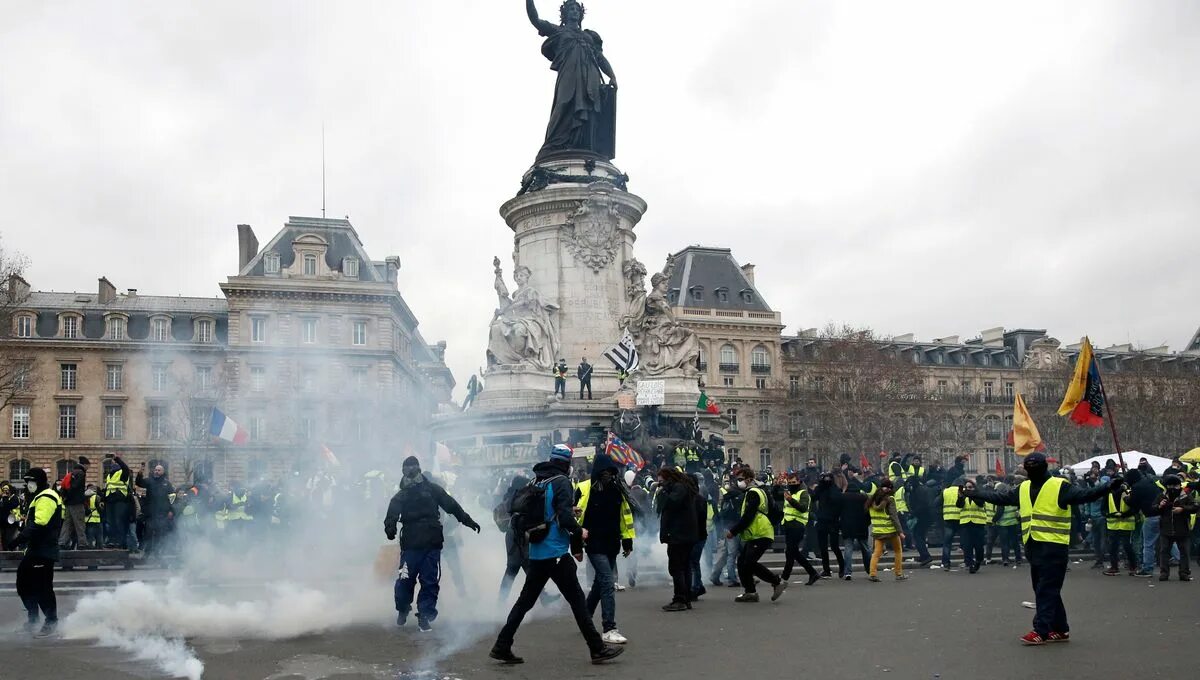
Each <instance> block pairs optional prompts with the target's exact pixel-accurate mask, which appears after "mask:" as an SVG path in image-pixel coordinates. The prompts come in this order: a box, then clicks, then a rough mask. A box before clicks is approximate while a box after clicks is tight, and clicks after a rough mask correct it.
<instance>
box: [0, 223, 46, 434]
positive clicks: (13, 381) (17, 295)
mask: <svg viewBox="0 0 1200 680" xmlns="http://www.w3.org/2000/svg"><path fill="white" fill-rule="evenodd" d="M28 264H29V261H28V259H27V258H26V257H25V256H24V255H21V254H20V253H11V252H8V251H7V250H5V248H4V242H3V241H0V277H2V278H0V338H2V339H3V340H5V342H2V343H0V410H3V409H5V408H7V407H8V406H9V405H10V404H12V403H13V402H14V401H18V400H21V399H25V398H28V397H30V396H32V395H33V390H34V387H35V385H36V383H37V374H36V372H35V368H34V366H35V364H34V361H33V357H32V356H31V355H30V354H29V352H28V351H27V349H26V348H25V347H24V346H22V345H21V344H20V343H19V342H14V341H12V340H13V339H14V335H15V334H14V330H15V322H16V319H15V318H14V314H15V313H16V312H17V310H19V309H21V308H22V307H24V306H25V304H26V302H27V301H28V300H29V284H28V283H26V282H25V279H24V278H23V277H22V274H23V273H24V271H25V268H26V267H27V266H28Z"/></svg>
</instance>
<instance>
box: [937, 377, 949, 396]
mask: <svg viewBox="0 0 1200 680" xmlns="http://www.w3.org/2000/svg"><path fill="white" fill-rule="evenodd" d="M947 389H949V388H948V384H947V383H946V381H945V380H939V381H937V394H938V397H939V398H944V397H945V396H946V390H947Z"/></svg>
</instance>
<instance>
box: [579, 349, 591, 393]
mask: <svg viewBox="0 0 1200 680" xmlns="http://www.w3.org/2000/svg"><path fill="white" fill-rule="evenodd" d="M575 377H577V378H579V399H580V400H582V399H583V388H585V387H586V388H587V394H588V401H591V400H592V365H591V364H589V363H588V360H587V357H584V358H583V361H581V362H580V363H579V369H578V370H577V371H576V372H575Z"/></svg>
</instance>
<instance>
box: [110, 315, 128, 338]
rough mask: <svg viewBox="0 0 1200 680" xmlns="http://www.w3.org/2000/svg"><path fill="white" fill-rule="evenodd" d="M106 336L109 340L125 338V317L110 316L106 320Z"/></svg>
mask: <svg viewBox="0 0 1200 680" xmlns="http://www.w3.org/2000/svg"><path fill="white" fill-rule="evenodd" d="M106 331H107V332H106V333H105V335H106V337H107V338H108V339H109V340H124V339H125V317H123V316H110V317H108V320H107V321H106Z"/></svg>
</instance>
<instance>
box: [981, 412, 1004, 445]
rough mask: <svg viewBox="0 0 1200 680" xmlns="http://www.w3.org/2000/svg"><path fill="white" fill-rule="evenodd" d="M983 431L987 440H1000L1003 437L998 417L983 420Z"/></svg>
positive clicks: (988, 417)
mask: <svg viewBox="0 0 1200 680" xmlns="http://www.w3.org/2000/svg"><path fill="white" fill-rule="evenodd" d="M983 423H984V431H985V432H986V436H987V438H988V439H1000V437H1001V436H1002V435H1003V432H1002V431H1001V425H1000V416H987V417H986V418H984V419H983Z"/></svg>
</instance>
